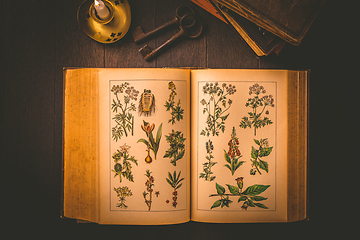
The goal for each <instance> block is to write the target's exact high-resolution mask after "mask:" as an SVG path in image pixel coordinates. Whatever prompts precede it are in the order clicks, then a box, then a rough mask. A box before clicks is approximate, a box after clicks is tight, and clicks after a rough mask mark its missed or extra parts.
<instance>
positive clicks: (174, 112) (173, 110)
mask: <svg viewBox="0 0 360 240" xmlns="http://www.w3.org/2000/svg"><path fill="white" fill-rule="evenodd" d="M168 88H169V90H170V91H171V93H170V96H169V100H168V101H166V102H165V105H164V106H165V108H166V111H170V114H171V118H170V119H169V121H168V122H169V123H171V124H175V121H180V120H181V119H183V118H184V116H183V115H184V109H183V108H181V106H180V103H181V101H180V99H179V100H178V102H177V103H176V104H175V96H176V95H177V93H176V91H175V90H176V86H175V84H174V82H172V81H171V82H169V84H168Z"/></svg>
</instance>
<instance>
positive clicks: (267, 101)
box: [239, 83, 275, 136]
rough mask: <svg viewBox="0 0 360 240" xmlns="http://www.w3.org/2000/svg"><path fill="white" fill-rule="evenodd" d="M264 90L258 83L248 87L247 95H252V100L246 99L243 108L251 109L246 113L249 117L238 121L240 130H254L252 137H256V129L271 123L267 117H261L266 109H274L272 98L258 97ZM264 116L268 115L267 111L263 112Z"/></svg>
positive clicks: (269, 96) (270, 96) (268, 96)
mask: <svg viewBox="0 0 360 240" xmlns="http://www.w3.org/2000/svg"><path fill="white" fill-rule="evenodd" d="M265 93H266V90H265V89H264V87H263V86H260V85H259V84H258V83H255V84H254V85H252V86H250V87H249V95H250V96H251V95H254V97H253V98H251V97H250V98H248V100H247V102H246V103H245V107H249V108H252V112H248V115H249V117H243V118H242V120H241V121H240V125H239V126H240V127H241V128H244V129H246V128H252V127H253V128H254V135H255V136H256V129H258V128H261V127H264V126H266V125H270V124H272V123H273V122H272V121H271V120H270V119H269V118H268V117H262V114H263V113H264V111H265V109H266V108H267V107H274V106H275V104H274V98H273V96H272V95H266V96H263V97H261V98H260V97H259V95H260V94H265ZM265 114H269V110H266V111H265Z"/></svg>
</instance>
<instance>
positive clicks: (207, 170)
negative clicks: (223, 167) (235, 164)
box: [199, 140, 217, 182]
mask: <svg viewBox="0 0 360 240" xmlns="http://www.w3.org/2000/svg"><path fill="white" fill-rule="evenodd" d="M205 147H206V153H207V156H206V160H208V161H207V162H205V163H203V172H202V173H200V175H199V178H204V180H205V181H209V182H211V181H212V180H214V179H215V178H216V176H211V175H212V174H213V172H212V171H211V168H212V167H213V166H214V165H215V164H216V163H217V162H213V161H212V160H211V159H213V158H214V156H213V155H212V151H213V150H214V146H213V144H212V141H211V140H209V141H207V142H206V143H205Z"/></svg>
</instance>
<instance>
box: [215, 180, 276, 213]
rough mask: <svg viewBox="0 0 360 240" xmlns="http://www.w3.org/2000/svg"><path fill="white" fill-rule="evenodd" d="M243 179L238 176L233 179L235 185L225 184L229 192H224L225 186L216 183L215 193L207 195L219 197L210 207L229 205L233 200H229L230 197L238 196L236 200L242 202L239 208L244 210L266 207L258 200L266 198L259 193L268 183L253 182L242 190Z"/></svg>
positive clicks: (266, 187)
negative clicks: (253, 183)
mask: <svg viewBox="0 0 360 240" xmlns="http://www.w3.org/2000/svg"><path fill="white" fill-rule="evenodd" d="M243 179H244V178H243V177H238V178H236V179H235V181H236V183H237V186H233V185H229V184H226V186H227V188H228V189H229V192H230V193H225V191H226V190H225V188H224V187H223V186H221V185H219V184H217V183H216V184H215V188H216V192H217V194H211V195H210V196H209V197H220V199H218V200H216V201H215V202H214V203H213V205H212V206H211V208H210V209H213V208H216V207H221V208H223V207H229V205H230V203H232V202H233V201H232V200H230V197H236V198H238V200H237V202H238V203H242V206H241V208H242V209H244V210H247V209H248V207H259V208H264V209H268V207H267V206H265V205H264V204H263V203H260V201H264V200H266V199H267V198H266V197H263V196H259V195H260V194H261V193H263V192H264V191H265V190H266V189H268V187H270V185H259V184H255V185H252V186H249V187H247V188H246V189H245V190H244V191H243V190H242V189H243V186H244V183H243Z"/></svg>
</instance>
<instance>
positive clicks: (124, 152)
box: [111, 143, 138, 182]
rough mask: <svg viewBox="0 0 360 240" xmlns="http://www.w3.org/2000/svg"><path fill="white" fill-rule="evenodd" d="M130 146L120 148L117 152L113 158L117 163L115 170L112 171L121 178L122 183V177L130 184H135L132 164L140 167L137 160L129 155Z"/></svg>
mask: <svg viewBox="0 0 360 240" xmlns="http://www.w3.org/2000/svg"><path fill="white" fill-rule="evenodd" d="M129 149H130V146H128V145H126V143H125V144H124V145H122V146H120V150H117V151H116V152H115V153H114V154H113V155H112V158H113V160H114V162H115V165H114V169H113V170H111V171H112V172H114V173H115V176H114V177H116V176H119V178H120V182H122V177H124V178H126V179H127V180H129V181H130V182H134V176H133V174H132V172H131V168H132V166H131V162H133V163H135V164H136V166H137V165H138V162H137V160H136V159H135V157H134V156H130V155H129Z"/></svg>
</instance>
